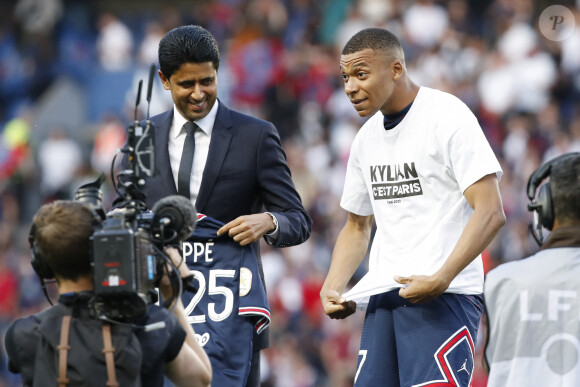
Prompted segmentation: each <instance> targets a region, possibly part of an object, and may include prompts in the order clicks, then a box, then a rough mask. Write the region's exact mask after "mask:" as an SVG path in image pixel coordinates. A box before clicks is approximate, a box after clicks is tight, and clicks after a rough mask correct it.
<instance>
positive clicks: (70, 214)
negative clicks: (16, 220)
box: [5, 200, 212, 386]
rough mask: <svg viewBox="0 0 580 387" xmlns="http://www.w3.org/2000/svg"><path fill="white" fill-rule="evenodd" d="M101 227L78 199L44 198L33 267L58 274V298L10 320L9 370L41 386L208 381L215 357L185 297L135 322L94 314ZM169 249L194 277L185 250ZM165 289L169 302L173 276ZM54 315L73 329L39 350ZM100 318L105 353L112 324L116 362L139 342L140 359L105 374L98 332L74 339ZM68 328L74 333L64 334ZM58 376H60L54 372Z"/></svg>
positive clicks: (35, 230)
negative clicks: (202, 341) (93, 248)
mask: <svg viewBox="0 0 580 387" xmlns="http://www.w3.org/2000/svg"><path fill="white" fill-rule="evenodd" d="M94 225H95V215H94V214H93V213H92V212H91V210H90V209H89V208H88V207H87V206H85V205H84V204H82V203H81V202H76V201H65V200H62V201H55V202H52V203H50V204H45V205H43V206H42V207H41V208H40V209H39V210H38V212H37V213H36V215H35V216H34V219H33V225H32V228H31V249H32V263H33V268H34V269H35V272H36V273H37V274H38V275H39V277H41V278H43V279H44V278H52V277H54V278H55V280H56V283H57V286H58V292H59V299H58V303H57V304H56V305H54V306H52V307H51V308H49V309H47V310H45V311H43V312H40V313H37V314H35V315H31V316H28V317H24V318H21V319H18V320H16V321H14V322H13V323H12V324H11V325H10V327H9V328H8V330H7V332H6V337H5V345H6V351H7V354H8V357H9V364H8V366H9V369H10V371H11V372H13V373H20V374H21V375H22V383H23V385H24V386H33V385H34V386H38V385H40V384H41V383H42V385H57V381H58V385H59V386H61V385H67V384H69V383H71V384H74V383H81V384H82V385H85V386H103V385H105V382H106V385H119V384H118V383H120V384H121V385H124V381H130V382H128V383H130V385H136V386H137V385H138V386H162V385H163V376H164V375H166V376H168V377H169V378H170V379H171V380H172V381H173V382H174V383H175V384H176V385H178V386H209V385H210V384H211V379H212V371H211V365H210V362H209V358H208V357H207V355H206V353H205V351H204V350H203V348H202V347H201V346H200V345H199V344H198V342H197V340H196V338H195V332H194V330H193V328H192V327H191V325H190V324H189V323H188V322H187V317H186V315H185V312H184V309H183V304H182V302H181V299H180V298H179V297H177V299H176V301H175V302H176V304H175V307H174V308H173V312H171V311H170V310H169V309H167V308H163V307H161V306H158V305H149V306H148V308H147V312H146V314H145V315H143V316H139V317H137V318H136V320H135V321H131V324H122V323H120V324H107V323H106V322H103V321H101V320H98V319H97V318H95V317H93V316H92V314H91V313H90V312H89V304H90V300H91V296H92V290H93V269H92V266H91V252H90V237H91V235H92V234H93V232H94ZM165 253H166V254H167V255H168V256H169V258H170V259H171V261H172V263H173V265H174V266H175V267H177V268H178V270H179V275H180V276H181V277H182V278H184V277H187V276H188V275H189V269H188V268H187V265H183V264H182V265H180V263H181V262H182V258H181V256H180V255H179V252H178V251H177V250H176V249H175V248H170V247H168V248H166V249H165ZM40 268H42V269H40ZM159 290H160V293H161V296H162V298H163V299H164V300H168V299H170V298H171V297H172V296H173V295H172V286H171V282H170V280H169V279H168V275H167V274H165V275H164V276H163V278H162V279H161V281H160V285H159ZM55 312H56V313H55ZM48 316H50V318H52V319H53V320H58V324H53V325H54V327H55V329H51V330H52V331H54V330H58V328H61V324H60V321H61V320H62V321H65V320H67V318H68V319H69V323H68V326H67V328H66V329H65V328H64V326H65V325H64V324H63V325H62V328H61V329H60V330H61V334H60V340H61V341H60V344H59V345H58V346H56V345H54V349H52V350H50V351H46V352H47V353H48V355H47V356H42V355H41V356H39V353H40V354H42V353H43V349H44V348H46V346H50V347H52V344H53V343H51V340H50V338H48V337H49V336H51V335H50V333H51V332H47V329H46V327H48V326H50V321H49V320H50V318H49V317H48ZM159 323H162V324H159ZM95 324H96V325H98V335H97V334H95V335H94V336H99V340H100V342H101V343H102V342H104V343H105V345H104V346H103V352H107V345H106V342H107V339H106V336H107V334H106V330H108V331H109V334H111V333H112V337H113V339H112V340H110V341H109V344H112V345H109V346H108V347H109V348H110V347H113V348H112V350H113V353H114V355H113V356H114V363H113V368H115V364H123V362H124V357H127V356H129V355H130V354H133V352H131V351H133V348H137V349H136V350H135V351H136V353H138V354H139V353H140V363H139V362H138V361H137V362H135V361H130V362H128V367H117V369H116V372H114V373H113V376H112V377H111V375H109V374H108V372H107V373H105V372H99V370H98V368H96V366H97V364H98V363H101V364H103V363H104V360H102V361H101V357H102V358H105V357H106V354H105V355H103V354H102V353H100V351H95V352H99V353H96V354H87V353H86V352H87V351H90V349H89V346H88V345H87V343H90V342H91V340H92V338H91V337H90V336H93V335H84V336H82V335H81V336H80V337H81V339H82V340H83V341H84V342H76V343H75V342H73V341H75V340H73V339H72V338H73V337H75V336H74V334H75V333H76V332H90V329H89V328H90V326H92V325H95ZM106 325H109V327H107V329H104V328H103V330H102V332H103V334H102V336H103V339H101V338H100V336H101V334H100V331H101V326H106ZM127 325H131V326H132V328H127ZM154 325H155V326H156V327H159V326H160V325H161V326H162V327H161V328H159V329H153V330H150V331H149V330H148V329H145V328H146V327H152V326H154ZM122 329H125V330H126V331H127V332H126V334H121V335H120V334H119V330H122ZM63 331H64V332H67V333H68V334H65V335H63V334H62V332H63ZM69 332H70V333H69ZM132 332H134V335H133V334H132ZM53 336H54V335H53ZM63 336H64V337H65V338H67V339H68V338H71V341H70V342H68V343H67V344H63V342H62V340H63ZM67 336H68V337H67ZM56 337H58V336H56ZM76 337H79V336H76ZM110 337H111V336H109V339H110ZM119 337H121V338H123V337H125V338H126V341H119V340H120V339H119ZM47 343H48V344H47ZM56 344H58V341H57V343H56ZM100 348H101V347H99V349H100ZM63 349H64V350H65V352H64V354H63V351H62V350H63ZM66 351H68V354H67V352H66ZM91 356H93V357H91ZM99 356H100V357H99ZM63 357H64V359H65V360H64V366H63V369H62V374H61V373H60V372H61V369H60V368H59V367H58V364H59V362H61V364H62V362H63ZM75 357H77V359H76V362H77V363H78V362H79V361H78V358H85V357H86V358H87V359H90V360H93V359H97V360H94V361H86V362H85V364H82V365H81V366H80V367H76V368H75V367H73V366H72V364H74V363H75ZM137 358H138V359H139V357H137ZM66 359H68V360H66ZM67 361H68V365H67ZM125 363H127V361H125ZM107 366H108V364H107ZM101 368H103V366H101ZM95 370H97V371H96V372H95ZM91 371H92V372H91ZM57 374H58V378H56V377H55V376H56V375H57ZM107 377H109V379H107ZM117 377H118V382H117V381H116V379H117ZM103 378H104V379H103ZM51 379H52V380H51ZM111 380H113V382H111ZM45 383H46V384H45ZM111 383H113V384H111ZM115 383H117V384H115ZM75 385H79V384H75Z"/></svg>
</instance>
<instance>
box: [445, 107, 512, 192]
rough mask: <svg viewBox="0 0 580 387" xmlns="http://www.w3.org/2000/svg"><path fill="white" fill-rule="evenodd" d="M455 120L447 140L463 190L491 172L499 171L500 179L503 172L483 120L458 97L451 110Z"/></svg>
mask: <svg viewBox="0 0 580 387" xmlns="http://www.w3.org/2000/svg"><path fill="white" fill-rule="evenodd" d="M448 117H449V119H450V120H452V122H451V123H450V127H451V128H452V130H451V132H450V133H449V137H448V143H447V154H448V157H449V162H450V164H451V168H452V171H453V174H454V176H455V179H456V180H457V183H458V184H459V188H460V189H461V192H465V190H466V189H467V188H468V187H469V186H471V185H472V184H473V183H475V182H476V181H478V180H479V179H481V178H482V177H484V176H486V175H489V174H492V173H494V174H496V176H497V179H498V180H500V179H501V176H502V174H503V172H502V169H501V166H500V164H499V162H498V161H497V158H496V156H495V154H494V153H493V150H492V149H491V146H490V145H489V142H488V141H487V138H486V137H485V134H484V133H483V130H482V129H481V126H480V125H479V122H478V121H477V118H476V117H475V115H474V114H473V113H472V112H471V110H469V108H468V107H467V106H466V105H465V104H463V103H462V102H460V101H458V106H456V107H455V108H454V109H453V111H451V112H449V115H448Z"/></svg>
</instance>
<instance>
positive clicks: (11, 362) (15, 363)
mask: <svg viewBox="0 0 580 387" xmlns="http://www.w3.org/2000/svg"><path fill="white" fill-rule="evenodd" d="M14 327H15V324H12V325H10V326H9V327H8V330H7V331H6V336H5V338H4V345H5V347H6V354H7V355H8V370H9V371H10V372H12V373H15V374H18V373H20V361H19V358H18V350H17V349H16V342H15V341H14V329H15V328H14Z"/></svg>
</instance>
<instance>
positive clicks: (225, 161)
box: [115, 101, 312, 349]
mask: <svg viewBox="0 0 580 387" xmlns="http://www.w3.org/2000/svg"><path fill="white" fill-rule="evenodd" d="M173 114H174V113H173V109H171V110H169V111H167V112H165V113H161V114H159V115H157V116H154V117H151V122H152V123H153V124H154V125H155V176H153V177H150V178H146V179H145V187H144V189H143V191H144V192H145V194H146V205H147V207H148V208H152V207H153V205H154V204H155V203H156V202H157V201H158V200H160V199H162V198H164V197H166V196H169V195H177V187H176V186H175V180H174V179H173V173H172V171H171V166H170V162H169V151H168V141H169V130H170V128H171V123H172V120H173ZM122 165H123V168H127V167H128V161H127V157H126V155H124V156H123V161H122ZM119 199H120V198H117V199H116V200H115V202H116V203H118V201H119ZM195 207H196V210H197V211H198V212H199V213H202V214H206V215H208V216H210V217H212V218H214V219H217V220H219V221H222V222H224V223H227V222H229V221H231V220H233V219H235V218H237V217H238V216H241V215H250V214H255V213H259V212H263V211H264V210H267V211H269V212H271V213H272V214H274V216H276V218H277V219H278V227H279V235H278V237H277V239H276V240H275V241H274V243H273V245H274V246H277V247H285V246H293V245H298V244H300V243H303V242H305V241H306V240H307V239H308V237H309V236H310V230H311V227H312V220H311V219H310V217H309V215H308V213H307V212H306V210H305V209H304V207H303V205H302V201H301V199H300V195H299V194H298V192H297V191H296V189H295V187H294V183H293V182H292V177H291V175H290V169H289V168H288V164H287V163H286V155H285V153H284V150H283V149H282V145H281V142H280V136H279V135H278V131H277V130H276V128H275V127H274V125H273V124H272V123H270V122H267V121H263V120H260V119H258V118H255V117H251V116H249V115H246V114H242V113H239V112H236V111H234V110H230V109H228V108H227V107H226V106H225V105H224V104H223V103H221V101H220V103H219V106H218V112H217V116H216V120H215V123H214V127H213V131H212V134H211V142H210V145H209V154H208V157H207V162H206V165H205V169H204V171H203V177H202V181H201V187H200V189H199V195H198V197H197V200H196V205H195ZM255 244H256V246H255V247H256V251H257V254H258V266H259V269H260V273H261V274H262V276H263V272H262V262H261V259H260V253H259V244H258V243H257V242H256V243H255ZM262 278H263V277H262ZM266 346H267V344H266ZM257 347H258V348H255V349H259V348H263V347H264V346H263V345H258V346H257Z"/></svg>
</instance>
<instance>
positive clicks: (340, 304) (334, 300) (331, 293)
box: [320, 289, 356, 319]
mask: <svg viewBox="0 0 580 387" xmlns="http://www.w3.org/2000/svg"><path fill="white" fill-rule="evenodd" d="M320 302H322V307H323V308H324V313H326V314H327V315H328V316H329V317H330V318H332V319H343V318H346V317H348V316H350V315H351V314H353V313H354V312H355V311H356V303H355V302H354V301H346V300H345V299H344V298H343V297H342V296H341V295H340V294H338V292H337V291H336V290H324V289H322V290H321V291H320Z"/></svg>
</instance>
